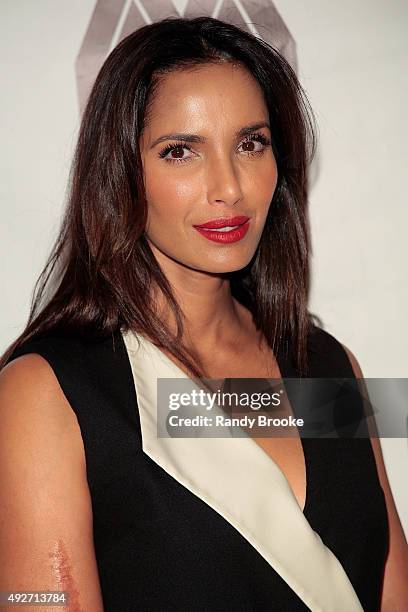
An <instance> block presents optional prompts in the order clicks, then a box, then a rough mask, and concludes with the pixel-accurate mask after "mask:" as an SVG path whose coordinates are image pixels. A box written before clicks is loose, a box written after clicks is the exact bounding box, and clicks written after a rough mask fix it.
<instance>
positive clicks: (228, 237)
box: [194, 217, 249, 244]
mask: <svg viewBox="0 0 408 612" xmlns="http://www.w3.org/2000/svg"><path fill="white" fill-rule="evenodd" d="M231 221H232V220H230V221H229V223H231ZM211 223H213V222H211ZM227 225H228V224H227ZM235 225H237V223H235ZM220 227H226V225H225V224H223V225H221V226H220ZM194 229H196V230H197V232H198V233H199V234H201V235H202V236H204V237H205V238H207V240H212V241H213V242H218V243H219V244H231V243H232V242H238V240H242V238H243V237H244V236H245V234H246V233H247V231H248V229H249V218H248V217H247V221H246V222H245V223H242V224H241V225H240V226H239V227H237V228H236V229H233V230H228V231H225V232H217V231H216V230H214V228H212V229H205V228H204V227H203V226H199V225H194Z"/></svg>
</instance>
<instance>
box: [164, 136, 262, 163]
mask: <svg viewBox="0 0 408 612" xmlns="http://www.w3.org/2000/svg"><path fill="white" fill-rule="evenodd" d="M252 140H256V141H258V142H260V143H262V144H263V145H264V146H265V147H268V146H270V145H271V140H270V139H269V138H267V136H264V135H263V134H250V135H249V136H247V137H246V138H245V139H244V140H243V141H242V142H251V141H252ZM174 149H188V150H189V151H192V148H191V147H190V145H189V144H188V143H187V142H185V141H180V142H175V143H169V144H168V145H167V146H166V147H164V149H162V150H161V151H160V153H159V157H160V158H165V157H166V155H168V153H170V151H174ZM264 151H265V149H261V151H245V153H246V154H247V155H249V156H251V157H252V156H254V155H262V154H263V153H264ZM190 159H191V157H187V158H186V159H170V158H169V159H164V161H166V162H168V163H170V164H180V163H184V162H187V161H189V160H190Z"/></svg>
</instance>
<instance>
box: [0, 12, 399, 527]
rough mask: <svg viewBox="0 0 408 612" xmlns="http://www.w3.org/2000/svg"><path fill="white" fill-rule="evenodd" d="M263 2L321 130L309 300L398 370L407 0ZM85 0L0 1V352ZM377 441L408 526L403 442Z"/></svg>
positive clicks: (11, 330)
mask: <svg viewBox="0 0 408 612" xmlns="http://www.w3.org/2000/svg"><path fill="white" fill-rule="evenodd" d="M151 1H154V0H151ZM275 5H276V7H277V9H278V10H279V12H280V13H281V15H282V17H283V18H284V20H285V22H286V24H287V26H288V27H289V29H290V30H291V32H292V34H293V36H294V38H295V40H296V42H297V49H298V62H299V68H300V71H299V76H300V79H301V81H302V83H303V85H304V87H305V88H306V91H307V93H308V96H309V99H310V101H311V104H312V106H313V108H314V110H315V114H316V117H317V121H318V124H319V128H320V146H319V154H318V160H317V162H318V163H317V164H315V166H314V185H313V189H312V191H311V197H310V201H311V202H310V204H311V208H310V213H311V226H312V234H313V289H312V300H311V309H312V311H313V312H316V313H317V314H319V315H320V316H321V317H322V319H323V322H324V323H325V326H326V329H327V330H328V331H329V332H331V333H332V334H333V335H335V336H336V337H337V338H338V339H339V340H340V341H341V342H343V343H344V344H346V345H347V346H348V347H349V348H351V350H352V351H353V352H354V354H355V355H356V356H357V359H358V360H359V362H360V365H361V367H362V369H363V373H364V375H365V376H366V377H384V378H385V377H390V378H391V377H392V378H396V377H408V358H407V356H406V350H407V348H408V341H407V340H408V337H407V336H408V333H407V326H406V321H405V315H406V313H407V312H408V288H407V283H406V263H405V262H406V261H407V246H406V243H407V238H406V233H407V225H408V201H407V197H406V191H407V185H406V177H407V168H408V149H407V142H408V125H407V119H406V105H407V94H408V66H407V60H406V58H407V52H408V37H407V36H406V32H407V25H408V3H407V2H406V1H405V0H358V1H356V0H342V1H341V2H334V1H332V2H326V1H324V0H308V1H307V2H299V1H297V0H276V2H275ZM93 8H94V1H93V0H59V2H55V1H53V0H36V2H33V1H32V0H2V2H1V3H0V16H1V22H2V32H1V33H2V35H1V37H0V65H1V85H2V96H1V109H0V121H1V134H2V137H1V142H2V144H1V148H0V165H1V177H0V202H1V204H0V205H1V231H0V258H1V287H2V294H1V300H0V320H1V325H0V351H3V350H4V349H5V348H6V346H7V344H8V343H9V342H11V340H12V339H13V338H15V336H17V335H18V334H19V333H20V331H21V330H22V329H23V327H24V324H25V322H26V318H27V315H28V308H29V302H30V297H31V291H32V288H33V284H34V280H35V279H36V277H37V275H38V274H39V272H40V271H41V269H42V266H43V264H44V262H45V259H46V256H47V254H48V252H49V249H50V246H51V243H52V240H53V238H54V236H55V233H56V230H57V228H58V224H59V219H60V215H61V211H62V207H63V202H64V196H65V186H66V181H67V177H68V170H69V165H70V161H71V156H72V152H73V147H74V143H75V138H76V135H77V130H78V126H79V113H78V104H77V97H76V83H75V72H74V62H75V59H76V56H77V53H78V51H79V48H80V44H81V41H82V38H83V36H84V33H85V31H86V28H87V25H88V22H89V18H90V16H91V14H92V11H93ZM382 447H383V453H384V458H385V461H386V465H387V470H388V475H389V478H390V482H391V486H392V489H393V492H394V496H395V499H396V503H397V507H398V509H399V513H400V516H401V519H402V522H403V524H404V528H405V531H406V533H408V492H407V490H406V486H405V481H406V473H407V467H408V449H407V440H406V439H403V438H401V439H383V440H382Z"/></svg>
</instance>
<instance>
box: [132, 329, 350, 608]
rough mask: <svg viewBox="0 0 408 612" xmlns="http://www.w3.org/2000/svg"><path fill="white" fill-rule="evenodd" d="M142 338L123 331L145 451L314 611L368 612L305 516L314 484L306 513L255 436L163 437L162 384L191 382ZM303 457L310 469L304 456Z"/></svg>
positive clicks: (287, 371)
mask: <svg viewBox="0 0 408 612" xmlns="http://www.w3.org/2000/svg"><path fill="white" fill-rule="evenodd" d="M137 336H138V334H134V333H133V332H124V341H125V346H126V349H127V351H128V355H129V361H130V366H131V370H132V375H133V379H134V384H135V390H136V398H137V406H138V411H139V419H140V428H141V434H142V435H141V442H142V450H143V451H144V453H145V454H146V455H147V456H148V457H150V459H152V460H153V461H154V462H155V463H156V464H158V465H159V466H161V467H162V468H163V469H164V470H165V471H166V472H167V473H168V474H170V475H171V476H172V477H173V478H175V479H176V480H177V481H178V482H180V483H181V484H182V485H183V486H184V487H185V488H186V489H188V490H190V491H191V492H192V493H194V494H195V495H196V496H197V497H198V498H200V499H201V500H203V501H204V502H205V503H206V504H207V505H209V506H210V507H212V508H213V509H214V510H215V511H216V512H218V514H220V515H221V516H222V517H224V519H225V520H227V521H228V522H229V523H230V524H231V525H232V526H234V527H235V529H237V531H238V532H239V533H240V534H241V535H242V536H243V537H244V538H245V539H246V540H247V541H248V542H249V543H251V545H252V546H253V547H254V548H255V549H256V550H257V551H258V552H259V553H260V554H261V555H262V556H263V557H264V559H266V560H267V561H268V563H269V564H270V565H271V566H272V567H273V568H274V569H275V570H276V571H277V572H278V573H279V574H280V575H281V576H282V578H283V579H284V580H285V581H286V582H287V583H288V584H289V586H290V587H291V588H292V589H293V590H294V591H295V592H296V593H297V594H298V596H299V597H301V599H302V600H303V601H304V602H305V604H306V605H307V606H309V608H310V609H312V610H316V612H317V611H319V612H326V610H331V612H341V610H344V609H345V608H347V609H348V610H350V611H351V610H353V612H362V608H361V605H360V603H359V601H358V597H357V595H356V593H355V591H354V589H353V586H352V584H351V582H350V580H349V578H348V576H347V574H346V572H345V570H344V568H343V566H342V564H341V563H340V561H339V559H338V558H337V557H336V556H335V554H334V553H333V551H331V550H330V548H328V547H327V546H326V544H325V543H324V542H323V540H322V539H321V538H320V536H319V534H318V533H317V531H315V530H314V529H313V527H312V525H311V523H310V522H309V520H308V518H307V517H306V514H307V512H308V509H309V507H310V503H309V501H310V479H308V478H306V484H307V486H306V500H305V506H304V509H303V511H302V509H301V508H300V505H299V503H298V500H297V498H296V496H295V495H294V493H293V490H292V488H291V486H290V485H289V483H288V480H287V478H286V476H285V475H284V473H283V472H282V470H281V469H280V468H279V466H278V465H277V463H276V462H275V461H273V459H272V458H270V457H269V456H268V455H267V454H266V453H265V452H264V451H263V450H262V449H261V448H260V447H259V445H258V444H257V443H256V442H255V441H254V440H253V439H251V441H250V442H248V438H250V436H249V435H248V434H246V436H245V437H244V438H241V437H234V436H233V437H234V440H235V442H234V444H228V443H225V440H222V439H219V438H217V437H213V438H208V437H204V438H201V439H200V438H198V439H197V438H183V437H175V438H173V437H168V436H166V437H163V436H158V429H157V426H158V421H157V407H158V385H157V381H158V380H159V378H172V377H175V378H189V377H188V376H187V374H186V373H185V372H184V371H183V370H182V369H181V368H179V367H178V366H177V364H176V363H174V362H173V361H172V360H171V359H170V358H169V357H168V356H167V355H166V354H165V353H164V352H163V351H161V350H160V349H159V348H158V347H156V346H155V345H154V344H153V343H152V342H151V341H150V340H147V339H146V338H145V337H144V336H140V337H139V339H138V338H137ZM138 340H139V341H138ZM140 349H141V351H140ZM139 351H140V352H139ZM280 364H281V365H280V367H282V370H280V372H281V375H282V378H284V377H285V376H286V377H291V376H290V375H291V374H292V376H293V374H295V373H294V371H293V369H292V368H291V364H290V362H286V363H285V360H284V359H282V358H281V360H280ZM191 380H193V379H191ZM193 382H194V381H193ZM195 384H197V383H195ZM219 410H221V409H219ZM227 437H228V436H227ZM302 448H304V447H303V442H302ZM304 458H305V466H306V471H307V470H308V467H309V462H308V455H307V453H305V452H304ZM340 602H341V603H340Z"/></svg>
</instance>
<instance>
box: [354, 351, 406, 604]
mask: <svg viewBox="0 0 408 612" xmlns="http://www.w3.org/2000/svg"><path fill="white" fill-rule="evenodd" d="M344 349H345V350H346V352H347V354H348V356H349V358H350V362H351V365H352V367H353V370H354V374H355V376H356V377H357V378H359V379H363V378H364V376H363V373H362V371H361V368H360V365H359V363H358V361H357V359H356V358H355V356H354V355H353V353H352V352H351V351H350V350H349V349H348V348H347V347H346V346H344ZM370 440H371V444H372V447H373V451H374V456H375V461H376V464H377V471H378V476H379V479H380V483H381V486H382V489H383V491H384V495H385V500H386V504H387V512H388V520H389V526H390V549H389V553H388V557H387V561H386V565H385V574H384V587H383V592H382V599H381V612H405V610H408V545H407V540H406V538H405V534H404V531H403V529H402V525H401V521H400V519H399V516H398V512H397V509H396V506H395V502H394V498H393V495H392V492H391V488H390V484H389V482H388V477H387V472H386V469H385V465H384V460H383V456H382V451H381V445H380V441H379V439H378V437H377V438H376V437H372V438H370ZM368 562H369V560H368Z"/></svg>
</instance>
